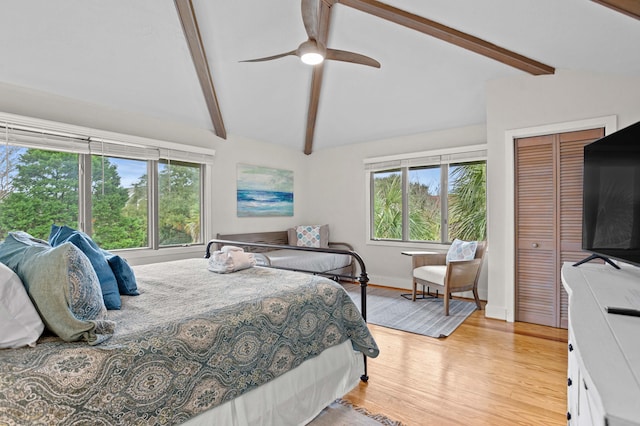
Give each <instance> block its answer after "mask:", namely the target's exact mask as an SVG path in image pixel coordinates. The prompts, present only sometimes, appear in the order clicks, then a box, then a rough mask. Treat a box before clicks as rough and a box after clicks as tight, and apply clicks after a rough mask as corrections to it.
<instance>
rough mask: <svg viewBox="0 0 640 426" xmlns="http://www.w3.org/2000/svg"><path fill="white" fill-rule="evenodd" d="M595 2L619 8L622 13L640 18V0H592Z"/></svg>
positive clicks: (615, 8) (614, 8)
mask: <svg viewBox="0 0 640 426" xmlns="http://www.w3.org/2000/svg"><path fill="white" fill-rule="evenodd" d="M592 1H593V2H595V3H598V4H601V5H603V6H606V7H609V8H611V9H613V10H617V11H618V12H620V13H624V14H625V15H628V16H631V17H632V18H636V19H640V2H639V1H638V0H592Z"/></svg>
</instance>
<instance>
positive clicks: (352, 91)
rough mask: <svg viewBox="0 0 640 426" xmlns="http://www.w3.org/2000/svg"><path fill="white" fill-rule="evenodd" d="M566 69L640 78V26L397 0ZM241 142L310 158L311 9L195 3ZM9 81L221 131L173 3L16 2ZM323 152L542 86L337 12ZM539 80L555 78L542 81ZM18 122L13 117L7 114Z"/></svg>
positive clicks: (581, 1) (326, 82) (2, 77)
mask: <svg viewBox="0 0 640 426" xmlns="http://www.w3.org/2000/svg"><path fill="white" fill-rule="evenodd" d="M383 2H384V3H387V4H389V5H391V6H394V7H396V8H399V9H402V10H405V11H408V12H411V13H413V14H416V15H419V16H421V17H424V18H428V19H430V20H433V21H437V22H439V23H442V24H444V25H447V26H449V27H452V28H454V29H457V30H460V31H463V32H465V33H467V34H470V35H473V36H475V37H479V38H481V39H483V40H486V41H488V42H490V43H493V44H496V45H498V46H500V47H503V48H505V49H508V50H510V51H513V52H516V53H519V54H521V55H524V56H526V57H528V58H531V59H533V60H535V61H539V62H541V63H543V64H546V65H549V66H551V67H554V68H555V69H556V70H561V69H567V70H579V71H586V72H594V73H607V74H618V75H640V49H639V48H638V45H639V44H640V20H638V19H635V18H633V17H630V16H627V15H624V14H622V13H619V12H617V11H614V10H612V9H610V8H607V7H604V6H602V5H600V4H597V3H595V2H592V1H588V0H562V1H559V0H518V1H513V0H482V1H478V0H455V1H454V0H452V1H441V0H440V1H437V0H421V1H415V0H384V1H383ZM192 3H193V9H194V11H195V16H196V18H197V22H198V26H199V29H200V34H201V38H202V43H203V46H204V49H205V51H206V55H207V60H208V63H209V68H210V71H211V76H212V80H213V84H214V87H215V90H216V93H217V98H218V104H219V108H220V111H221V114H222V119H223V121H224V126H225V129H226V132H227V134H228V135H238V136H243V137H248V138H252V139H257V140H261V141H266V142H271V143H276V144H282V145H286V146H289V147H291V148H293V149H299V150H302V149H303V147H304V144H305V129H306V125H307V109H308V103H309V97H310V85H311V74H312V68H311V67H309V66H307V65H304V64H302V63H301V62H300V61H299V59H298V58H296V57H295V56H288V57H285V58H282V59H278V60H274V61H269V62H259V63H242V62H240V61H241V60H244V59H252V58H257V57H264V56H269V55H274V54H278V53H282V52H286V51H290V50H293V49H295V48H296V47H297V46H298V45H299V44H300V43H301V42H302V41H304V40H306V38H307V36H306V33H305V30H304V26H303V23H302V18H301V14H300V1H299V0H268V1H267V0H233V1H232V0H192ZM1 5H2V7H1V13H0V82H3V83H8V84H13V85H18V86H24V87H28V88H32V89H35V90H39V91H44V92H50V93H52V94H56V95H62V96H65V97H68V98H72V99H77V100H80V101H84V102H90V103H94V104H99V105H103V106H105V107H108V108H114V109H118V110H122V111H131V112H133V113H141V114H145V115H148V116H151V117H156V118H160V119H163V120H168V121H174V122H179V123H182V124H186V125H189V126H194V127H197V128H204V129H211V131H212V132H213V131H214V130H213V129H214V128H213V125H212V121H211V117H210V114H209V111H208V109H207V105H206V103H205V98H204V97H203V93H202V90H201V87H200V84H199V81H198V78H197V74H196V70H195V68H194V64H193V61H192V58H191V55H190V52H189V48H188V45H187V42H186V41H185V36H184V32H183V29H182V26H181V23H180V20H179V17H178V13H177V10H176V5H175V4H174V1H173V0H133V1H132V0H126V1H125V0H110V1H99V0H58V1H51V0H22V1H10V0H3V1H2V4H1ZM328 46H329V47H332V48H336V49H342V50H350V51H355V52H358V53H361V54H364V55H367V56H370V57H373V58H375V59H377V60H378V61H379V62H380V63H381V64H382V66H381V68H380V69H376V68H370V67H365V66H362V65H355V64H350V63H341V62H334V61H328V62H326V63H325V65H324V74H323V75H324V78H323V83H322V87H321V92H320V98H319V109H318V114H317V122H316V126H315V134H314V143H313V147H314V150H320V149H324V148H329V147H334V146H339V145H343V144H350V143H356V142H363V141H368V140H377V139H382V138H390V137H394V136H400V135H408V134H414V133H420V132H427V131H432V130H439V129H446V128H451V127H459V126H465V125H471V124H478V123H483V122H484V121H485V94H484V90H485V84H486V82H487V81H489V80H494V79H501V78H508V77H511V76H519V75H528V74H526V73H525V72H523V71H521V70H518V69H515V68H512V67H510V66H508V65H505V64H503V63H500V62H497V61H494V60H492V59H489V58H487V57H484V56H481V55H479V54H477V53H473V52H471V51H468V50H465V49H463V48H461V47H457V46H454V45H452V44H449V43H447V42H445V41H442V40H439V39H436V38H433V37H430V36H428V35H425V34H423V33H420V32H417V31H415V30H411V29H409V28H406V27H403V26H400V25H397V24H394V23H391V22H389V21H386V20H383V19H381V18H378V17H376V16H373V15H370V14H367V13H365V12H362V11H360V10H357V9H354V8H351V7H348V6H345V5H343V4H340V3H337V4H334V5H333V6H332V7H331V15H330V31H329V35H328ZM530 78H549V77H548V76H530ZM6 112H11V111H6Z"/></svg>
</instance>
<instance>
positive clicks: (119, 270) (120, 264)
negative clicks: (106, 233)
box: [101, 250, 140, 296]
mask: <svg viewBox="0 0 640 426" xmlns="http://www.w3.org/2000/svg"><path fill="white" fill-rule="evenodd" d="M101 251H102V254H103V255H104V256H105V258H106V259H107V262H108V263H109V266H110V267H111V270H112V271H113V275H115V276H116V281H117V282H118V290H119V291H120V294H124V295H127V296H138V295H139V294H140V292H138V284H137V283H136V276H135V275H134V273H133V269H131V266H129V264H128V263H127V261H126V260H124V259H123V258H121V257H120V256H118V255H116V254H113V253H109V252H108V251H106V250H101Z"/></svg>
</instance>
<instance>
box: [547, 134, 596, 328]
mask: <svg viewBox="0 0 640 426" xmlns="http://www.w3.org/2000/svg"><path fill="white" fill-rule="evenodd" d="M603 136H604V129H591V130H584V131H580V132H570V133H561V134H560V135H558V138H559V143H560V162H559V167H560V182H559V183H560V190H559V199H558V205H559V206H560V217H559V219H560V233H559V236H560V243H559V246H558V250H559V253H560V262H559V263H560V266H561V265H562V264H563V263H564V262H573V263H575V262H577V261H579V260H582V259H584V258H585V257H587V256H588V255H589V254H588V253H585V252H584V251H582V177H583V159H584V146H585V145H587V144H589V143H591V142H593V141H594V140H596V139H599V138H601V137H603ZM556 274H557V275H556V281H557V282H558V283H561V277H560V269H557V270H556ZM559 287H560V327H562V328H567V327H568V318H567V308H568V306H569V296H568V295H567V292H566V291H565V290H564V287H562V285H560V286H559Z"/></svg>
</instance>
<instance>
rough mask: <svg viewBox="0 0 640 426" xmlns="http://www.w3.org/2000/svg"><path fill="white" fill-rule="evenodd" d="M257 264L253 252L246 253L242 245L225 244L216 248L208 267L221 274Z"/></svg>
mask: <svg viewBox="0 0 640 426" xmlns="http://www.w3.org/2000/svg"><path fill="white" fill-rule="evenodd" d="M253 266H256V259H255V256H254V255H253V253H245V251H244V250H242V249H241V248H240V247H234V246H224V247H222V249H221V250H216V251H214V252H213V253H212V254H211V257H210V258H209V267H208V269H209V270H210V271H212V272H217V273H219V274H226V273H229V272H235V271H240V270H242V269H247V268H251V267H253Z"/></svg>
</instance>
